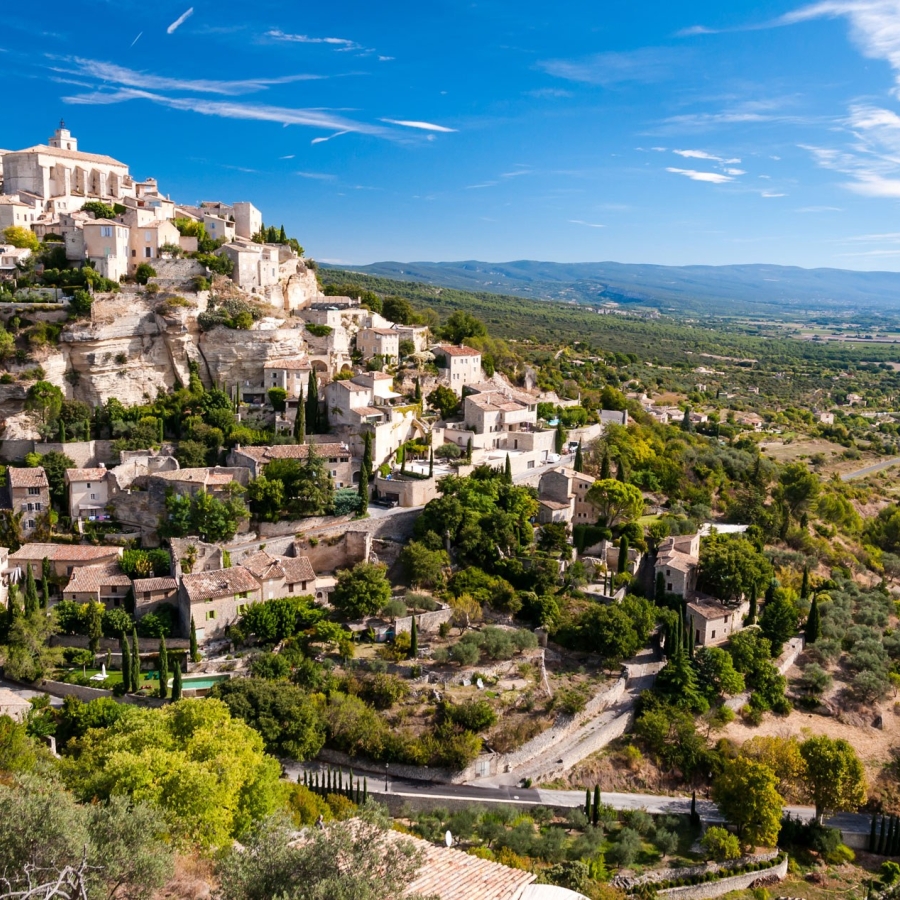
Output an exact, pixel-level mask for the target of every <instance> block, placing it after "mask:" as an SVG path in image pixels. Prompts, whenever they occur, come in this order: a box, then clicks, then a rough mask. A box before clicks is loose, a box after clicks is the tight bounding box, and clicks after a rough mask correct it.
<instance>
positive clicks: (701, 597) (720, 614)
mask: <svg viewBox="0 0 900 900" xmlns="http://www.w3.org/2000/svg"><path fill="white" fill-rule="evenodd" d="M687 607H688V609H689V610H691V611H692V612H695V613H697V615H699V616H702V617H703V618H704V619H724V618H726V617H727V616H730V615H732V614H733V613H738V614H739V613H740V607H737V606H726V605H725V604H724V603H722V601H721V600H716V598H715V597H710V596H707V595H706V594H694V595H693V599H692V600H691V601H690V602H689V603H688V605H687Z"/></svg>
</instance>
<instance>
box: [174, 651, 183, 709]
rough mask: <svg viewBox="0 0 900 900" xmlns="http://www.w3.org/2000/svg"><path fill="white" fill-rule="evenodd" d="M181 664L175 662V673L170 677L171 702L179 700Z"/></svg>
mask: <svg viewBox="0 0 900 900" xmlns="http://www.w3.org/2000/svg"><path fill="white" fill-rule="evenodd" d="M181 690H182V688H181V663H180V662H179V661H178V660H177V659H176V660H175V672H174V674H173V675H172V700H173V701H174V700H180V699H181Z"/></svg>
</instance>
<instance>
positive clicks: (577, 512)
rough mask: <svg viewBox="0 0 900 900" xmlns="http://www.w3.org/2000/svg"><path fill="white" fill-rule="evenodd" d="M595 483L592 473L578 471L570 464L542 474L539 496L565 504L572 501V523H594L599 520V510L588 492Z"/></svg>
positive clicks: (542, 498) (541, 498)
mask: <svg viewBox="0 0 900 900" xmlns="http://www.w3.org/2000/svg"><path fill="white" fill-rule="evenodd" d="M593 483H594V479H593V478H592V477H591V476H590V475H585V474H584V473H583V472H576V471H575V470H574V469H572V468H569V467H568V466H560V467H559V468H557V469H552V470H551V471H549V472H545V473H544V474H543V475H542V476H541V480H540V484H539V486H538V498H539V499H540V500H554V501H556V502H557V503H563V504H568V503H571V504H572V519H571V522H572V524H573V525H592V524H593V523H594V522H596V521H597V510H596V508H595V507H594V505H593V504H592V503H591V502H590V501H589V500H587V492H588V489H589V488H590V487H591V485H593Z"/></svg>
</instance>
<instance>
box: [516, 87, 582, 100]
mask: <svg viewBox="0 0 900 900" xmlns="http://www.w3.org/2000/svg"><path fill="white" fill-rule="evenodd" d="M525 94H526V95H527V96H528V97H534V98H535V99H537V100H549V99H552V100H556V99H560V98H563V97H571V96H572V92H571V91H564V90H563V89H562V88H538V89H537V90H534V91H525Z"/></svg>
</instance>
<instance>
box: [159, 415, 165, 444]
mask: <svg viewBox="0 0 900 900" xmlns="http://www.w3.org/2000/svg"><path fill="white" fill-rule="evenodd" d="M165 427H166V423H165V421H164V419H163V418H162V416H160V417H159V442H160V443H162V442H163V441H164V440H165V439H166V432H165Z"/></svg>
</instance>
